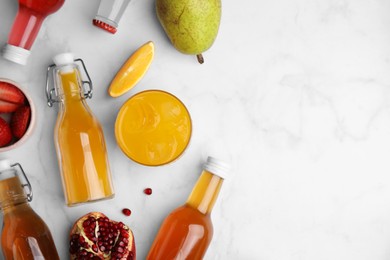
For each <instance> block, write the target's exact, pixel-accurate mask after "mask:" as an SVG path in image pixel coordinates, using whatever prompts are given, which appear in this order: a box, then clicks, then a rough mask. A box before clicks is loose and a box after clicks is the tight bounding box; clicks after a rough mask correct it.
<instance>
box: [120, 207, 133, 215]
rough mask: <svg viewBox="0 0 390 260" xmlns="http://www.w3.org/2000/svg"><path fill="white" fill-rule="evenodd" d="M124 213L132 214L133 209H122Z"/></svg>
mask: <svg viewBox="0 0 390 260" xmlns="http://www.w3.org/2000/svg"><path fill="white" fill-rule="evenodd" d="M122 213H123V214H125V215H126V216H130V215H131V210H130V209H127V208H125V209H122Z"/></svg>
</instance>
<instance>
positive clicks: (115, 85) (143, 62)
mask: <svg viewBox="0 0 390 260" xmlns="http://www.w3.org/2000/svg"><path fill="white" fill-rule="evenodd" d="M153 57H154V44H153V42H152V41H149V42H147V43H145V44H144V45H142V46H141V47H140V48H138V49H137V50H136V51H135V52H134V53H133V54H132V55H131V56H130V57H129V59H128V60H127V61H126V62H125V64H123V66H122V68H121V69H120V70H119V71H118V73H117V74H116V75H115V78H114V79H113V80H112V82H111V84H110V87H109V88H108V94H110V96H112V97H119V96H121V95H123V94H125V93H126V92H127V91H129V90H130V89H132V88H133V87H134V86H135V85H136V84H137V83H138V82H139V81H140V80H141V79H142V77H143V76H144V75H145V73H146V71H147V70H148V68H149V66H150V64H151V63H152V61H153Z"/></svg>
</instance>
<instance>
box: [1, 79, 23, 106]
mask: <svg viewBox="0 0 390 260" xmlns="http://www.w3.org/2000/svg"><path fill="white" fill-rule="evenodd" d="M0 100H3V101H8V102H11V103H17V104H24V100H25V97H24V94H23V92H22V91H20V89H18V88H17V87H15V86H14V85H11V84H9V83H7V82H0Z"/></svg>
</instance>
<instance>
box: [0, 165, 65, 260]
mask: <svg viewBox="0 0 390 260" xmlns="http://www.w3.org/2000/svg"><path fill="white" fill-rule="evenodd" d="M19 177H20V178H19ZM22 179H24V181H25V182H26V184H22V182H21V180H22ZM26 189H27V194H26V192H25V190H26ZM31 200H32V190H31V186H30V183H29V181H28V179H27V177H26V175H25V174H24V172H23V169H22V167H21V166H20V164H14V165H10V163H9V162H8V161H7V160H0V208H1V212H2V214H3V230H2V233H1V248H2V250H3V255H4V257H5V259H6V260H14V259H23V260H45V259H50V260H51V259H53V260H57V259H58V260H59V259H60V258H59V256H58V253H57V250H56V247H55V245H54V241H53V238H52V236H51V233H50V230H49V228H48V227H47V225H46V224H45V222H44V221H43V220H42V219H41V218H40V217H39V216H38V214H37V213H35V212H34V210H33V209H32V208H31V207H30V205H29V203H28V202H29V201H31Z"/></svg>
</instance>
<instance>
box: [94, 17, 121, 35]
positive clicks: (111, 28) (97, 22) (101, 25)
mask: <svg viewBox="0 0 390 260" xmlns="http://www.w3.org/2000/svg"><path fill="white" fill-rule="evenodd" d="M93 25H95V26H97V27H99V28H102V29H103V30H106V31H107V32H110V33H112V34H115V33H116V28H115V27H114V26H111V25H109V24H107V23H105V22H102V21H100V20H97V19H93Z"/></svg>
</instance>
